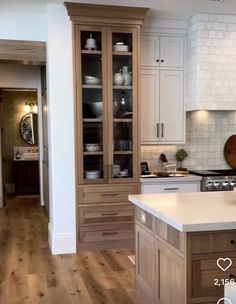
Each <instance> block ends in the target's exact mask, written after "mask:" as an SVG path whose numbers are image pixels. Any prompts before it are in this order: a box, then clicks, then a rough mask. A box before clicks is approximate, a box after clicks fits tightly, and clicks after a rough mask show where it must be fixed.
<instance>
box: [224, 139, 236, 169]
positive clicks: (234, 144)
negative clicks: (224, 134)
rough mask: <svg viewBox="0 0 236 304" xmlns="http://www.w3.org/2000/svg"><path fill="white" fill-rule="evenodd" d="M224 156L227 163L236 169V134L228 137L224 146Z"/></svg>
mask: <svg viewBox="0 0 236 304" xmlns="http://www.w3.org/2000/svg"><path fill="white" fill-rule="evenodd" d="M224 156H225V160H226V162H227V164H228V165H229V166H230V167H231V168H234V169H236V135H232V136H230V137H229V138H228V140H227V141H226V143H225V146H224Z"/></svg>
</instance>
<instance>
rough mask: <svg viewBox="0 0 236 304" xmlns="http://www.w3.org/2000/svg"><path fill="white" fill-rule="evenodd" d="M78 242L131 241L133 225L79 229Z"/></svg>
mask: <svg viewBox="0 0 236 304" xmlns="http://www.w3.org/2000/svg"><path fill="white" fill-rule="evenodd" d="M79 235H80V242H85V243H86V242H103V241H115V240H132V239H133V238H134V225H133V224H123V225H106V226H105V225H101V226H92V227H80V229H79Z"/></svg>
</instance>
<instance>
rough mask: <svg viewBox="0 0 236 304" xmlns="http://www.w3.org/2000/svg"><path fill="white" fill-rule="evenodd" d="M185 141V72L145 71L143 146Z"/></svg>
mask: <svg viewBox="0 0 236 304" xmlns="http://www.w3.org/2000/svg"><path fill="white" fill-rule="evenodd" d="M184 141H185V112H184V72H183V71H173V70H157V69H153V70H151V69H142V70H141V142H142V143H143V144H158V143H160V144H163V143H165V144H168V143H169V144H178V143H183V142H184Z"/></svg>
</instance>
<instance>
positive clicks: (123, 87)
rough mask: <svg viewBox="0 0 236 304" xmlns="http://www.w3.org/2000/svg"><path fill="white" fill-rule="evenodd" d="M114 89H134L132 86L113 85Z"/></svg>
mask: <svg viewBox="0 0 236 304" xmlns="http://www.w3.org/2000/svg"><path fill="white" fill-rule="evenodd" d="M113 89H114V90H132V86H116V85H114V86H113Z"/></svg>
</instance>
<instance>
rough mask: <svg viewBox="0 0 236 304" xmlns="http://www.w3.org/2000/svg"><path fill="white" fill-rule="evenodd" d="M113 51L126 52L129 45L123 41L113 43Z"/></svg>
mask: <svg viewBox="0 0 236 304" xmlns="http://www.w3.org/2000/svg"><path fill="white" fill-rule="evenodd" d="M113 50H114V52H128V51H129V46H128V45H126V44H124V42H117V43H116V44H114V45H113Z"/></svg>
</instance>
